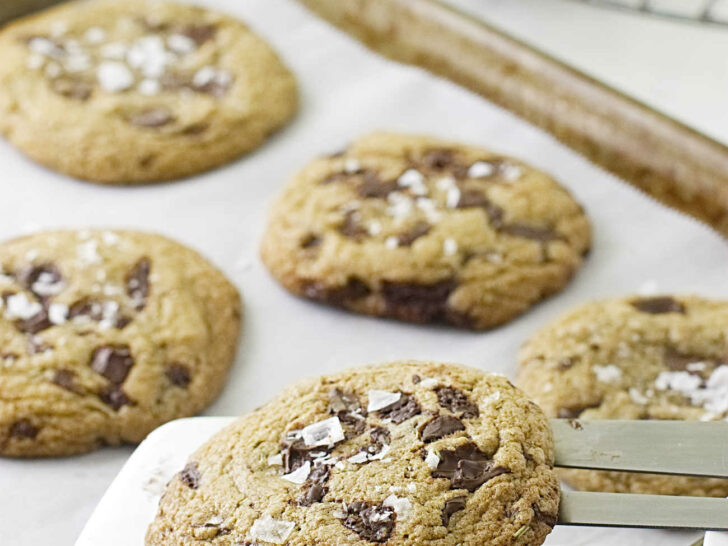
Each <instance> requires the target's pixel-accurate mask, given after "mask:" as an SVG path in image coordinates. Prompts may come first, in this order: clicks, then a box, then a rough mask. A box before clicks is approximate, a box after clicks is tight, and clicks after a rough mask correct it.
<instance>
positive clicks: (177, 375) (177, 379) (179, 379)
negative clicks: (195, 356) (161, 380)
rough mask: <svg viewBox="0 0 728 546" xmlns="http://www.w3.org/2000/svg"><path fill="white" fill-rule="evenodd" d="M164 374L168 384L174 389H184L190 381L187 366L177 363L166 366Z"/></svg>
mask: <svg viewBox="0 0 728 546" xmlns="http://www.w3.org/2000/svg"><path fill="white" fill-rule="evenodd" d="M164 374H165V375H166V376H167V379H168V380H169V382H170V383H172V385H174V386H176V387H182V388H184V387H186V386H187V385H189V384H190V381H191V377H190V370H189V369H188V368H187V366H185V365H184V364H180V363H178V362H174V363H172V364H170V365H169V366H167V369H166V370H165V372H164Z"/></svg>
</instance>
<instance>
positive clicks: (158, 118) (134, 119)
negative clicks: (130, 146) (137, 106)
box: [127, 107, 175, 129]
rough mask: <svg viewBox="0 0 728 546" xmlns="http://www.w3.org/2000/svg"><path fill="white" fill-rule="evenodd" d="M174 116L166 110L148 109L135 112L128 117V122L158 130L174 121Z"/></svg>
mask: <svg viewBox="0 0 728 546" xmlns="http://www.w3.org/2000/svg"><path fill="white" fill-rule="evenodd" d="M174 119H175V118H174V116H173V115H172V113H171V112H170V111H169V110H167V109H166V108H161V107H160V108H148V109H146V110H141V111H139V112H134V113H133V114H131V115H129V117H127V121H128V122H129V123H131V124H133V125H137V126H139V127H148V128H151V129H156V128H157V127H162V126H164V125H167V124H168V123H172V122H173V121H174Z"/></svg>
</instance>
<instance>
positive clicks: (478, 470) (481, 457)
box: [432, 442, 510, 493]
mask: <svg viewBox="0 0 728 546" xmlns="http://www.w3.org/2000/svg"><path fill="white" fill-rule="evenodd" d="M439 456H440V462H439V464H438V465H437V468H436V469H435V470H433V471H432V477H433V478H447V479H449V480H450V489H467V490H468V491H470V492H471V493H472V492H473V491H475V490H476V489H478V488H479V487H480V486H481V485H483V484H484V483H485V482H487V481H488V480H491V479H493V478H495V477H496V476H500V475H501V474H506V473H508V472H510V470H508V469H507V468H503V467H501V466H496V467H493V461H492V460H491V459H490V458H489V457H488V455H486V454H485V453H484V452H482V451H481V450H480V449H478V446H476V445H475V444H474V443H472V442H468V443H466V444H463V445H460V446H458V447H456V448H455V449H445V450H441V451H440V453H439Z"/></svg>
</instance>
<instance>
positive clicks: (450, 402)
mask: <svg viewBox="0 0 728 546" xmlns="http://www.w3.org/2000/svg"><path fill="white" fill-rule="evenodd" d="M435 391H436V392H437V401H438V402H439V403H440V405H441V406H442V407H443V408H445V409H448V410H450V411H451V412H453V413H454V414H456V415H460V416H461V417H464V418H468V419H469V418H472V417H478V415H480V411H478V406H476V405H475V404H474V403H473V402H471V401H470V399H469V398H468V397H467V396H466V394H465V393H464V392H463V391H461V390H458V389H455V388H453V387H438V388H437V389H435Z"/></svg>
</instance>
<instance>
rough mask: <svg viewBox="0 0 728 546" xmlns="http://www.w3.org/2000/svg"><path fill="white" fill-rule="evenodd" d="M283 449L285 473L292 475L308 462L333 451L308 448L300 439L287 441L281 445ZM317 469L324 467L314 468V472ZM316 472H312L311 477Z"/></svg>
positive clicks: (327, 448) (322, 448)
mask: <svg viewBox="0 0 728 546" xmlns="http://www.w3.org/2000/svg"><path fill="white" fill-rule="evenodd" d="M281 448H282V449H281V455H282V456H283V471H284V473H285V474H290V473H291V472H293V471H294V470H296V469H297V468H299V467H300V466H302V465H303V464H304V463H305V462H306V461H309V462H310V461H311V460H312V459H314V458H315V457H318V456H320V455H322V454H326V453H329V451H330V450H331V449H332V448H330V447H327V446H315V447H308V446H307V445H306V444H305V442H304V441H303V440H302V439H300V438H298V439H285V440H284V441H283V442H282V443H281ZM317 468H323V467H321V466H316V467H315V468H314V471H315V470H316V469H317ZM314 471H312V472H311V475H313V472H314ZM326 472H328V469H326ZM311 475H309V479H311ZM327 476H328V474H327Z"/></svg>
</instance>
